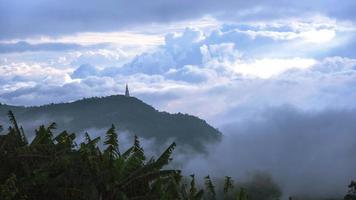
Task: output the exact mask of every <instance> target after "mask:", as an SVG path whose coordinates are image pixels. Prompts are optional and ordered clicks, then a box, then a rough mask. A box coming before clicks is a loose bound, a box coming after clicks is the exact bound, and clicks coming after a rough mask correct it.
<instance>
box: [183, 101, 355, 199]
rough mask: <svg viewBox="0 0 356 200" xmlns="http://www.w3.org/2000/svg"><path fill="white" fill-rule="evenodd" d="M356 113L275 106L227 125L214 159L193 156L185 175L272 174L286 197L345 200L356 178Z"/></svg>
mask: <svg viewBox="0 0 356 200" xmlns="http://www.w3.org/2000/svg"><path fill="white" fill-rule="evenodd" d="M355 121H356V110H355V109H350V110H340V109H338V110H324V111H320V112H309V111H308V112H307V111H300V110H298V109H296V108H294V107H291V106H281V107H271V108H268V109H265V110H264V111H262V112H258V113H255V115H253V116H251V117H247V118H244V119H242V120H239V121H238V122H235V123H231V124H230V125H226V126H225V127H224V128H223V132H224V133H225V136H224V138H223V140H222V142H221V143H220V144H219V145H217V146H209V147H208V149H209V150H210V151H209V154H208V155H196V157H195V158H193V159H191V158H187V160H186V161H185V164H184V165H183V169H184V171H185V173H187V174H189V173H196V174H198V175H200V176H205V175H207V174H210V175H213V176H216V177H222V176H225V175H228V176H233V177H235V179H236V180H241V179H244V178H246V175H247V174H249V173H253V172H255V171H263V172H268V173H270V174H271V175H272V177H273V178H274V180H275V181H276V182H277V183H278V185H280V186H281V188H282V189H283V193H284V195H296V194H299V195H301V194H305V195H311V196H323V197H330V196H338V195H339V196H340V195H344V194H345V193H346V190H347V184H348V183H349V181H350V180H351V179H355V178H356V175H355V173H354V172H355V169H356V157H355V152H356V123H355Z"/></svg>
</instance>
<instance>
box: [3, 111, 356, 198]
mask: <svg viewBox="0 0 356 200" xmlns="http://www.w3.org/2000/svg"><path fill="white" fill-rule="evenodd" d="M8 115H9V119H10V122H11V126H10V127H9V128H8V131H7V133H5V134H3V135H0V163H1V164H0V199H1V200H15V199H16V200H47V199H53V200H62V199H63V200H64V199H75V200H80V199H83V200H98V199H99V200H121V199H122V200H124V199H132V200H134V199H136V200H138V199H148V200H150V199H152V200H153V199H162V200H166V199H167V200H169V199H182V200H199V199H204V200H205V199H206V200H214V199H226V200H228V199H231V200H232V199H236V200H247V199H249V200H277V199H280V198H281V195H282V193H281V191H280V189H279V187H278V186H277V185H276V184H275V183H274V182H273V181H272V179H271V178H270V177H269V176H268V175H265V174H257V175H256V176H254V178H253V179H252V180H250V181H247V182H244V183H237V182H234V181H233V180H232V178H231V177H228V176H227V177H225V178H223V179H222V180H221V181H216V180H215V181H212V179H211V178H210V177H209V176H206V177H205V178H204V184H203V185H199V184H197V183H196V180H195V177H194V175H190V176H188V177H183V176H182V175H181V171H180V170H176V169H170V166H169V165H168V164H169V162H170V161H171V159H172V158H171V155H172V152H173V150H174V148H175V146H176V144H175V143H172V144H171V145H169V146H168V148H167V149H166V150H165V151H164V152H163V153H162V154H161V155H160V156H159V157H158V158H156V159H155V158H149V159H148V158H147V157H146V155H145V154H144V150H143V148H142V147H141V146H140V142H139V139H138V137H135V138H134V141H133V145H132V146H131V147H130V148H128V149H127V150H125V151H120V148H119V142H118V141H119V139H118V134H117V133H116V129H115V126H114V125H112V127H111V128H110V129H109V130H108V131H107V132H106V135H105V140H104V144H105V146H104V149H99V147H98V145H97V144H98V142H99V140H100V137H97V138H91V137H90V136H89V134H88V133H86V134H85V141H84V142H82V143H80V144H77V143H76V142H75V138H76V136H75V134H74V133H68V132H67V131H63V132H60V133H59V134H56V135H55V134H54V131H55V129H56V124H55V123H52V124H50V125H49V126H47V127H46V126H44V125H42V126H40V127H39V128H38V129H36V130H35V133H36V135H35V137H34V139H33V140H32V141H28V140H27V138H26V135H25V133H24V130H23V128H22V127H21V126H20V125H18V123H17V121H16V119H15V117H14V115H13V113H12V112H11V111H10V112H9V113H8ZM0 131H4V130H3V127H0ZM349 188H350V190H349V193H348V194H347V195H346V196H345V198H344V199H345V200H355V199H356V183H355V182H352V183H351V184H350V186H349ZM289 199H292V197H290V198H289Z"/></svg>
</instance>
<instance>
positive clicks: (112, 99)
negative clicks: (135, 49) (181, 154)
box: [0, 95, 221, 151]
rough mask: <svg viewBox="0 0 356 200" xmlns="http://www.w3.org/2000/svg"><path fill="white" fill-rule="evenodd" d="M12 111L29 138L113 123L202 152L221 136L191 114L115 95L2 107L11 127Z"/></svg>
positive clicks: (0, 112) (3, 117) (2, 115)
mask: <svg viewBox="0 0 356 200" xmlns="http://www.w3.org/2000/svg"><path fill="white" fill-rule="evenodd" d="M9 110H12V111H13V112H14V114H15V115H16V116H18V120H19V121H21V122H22V123H23V124H25V125H26V126H24V127H25V129H26V132H27V133H28V134H29V137H31V136H33V135H34V133H33V130H34V128H35V127H36V126H39V125H41V124H47V123H50V122H56V123H57V124H58V127H60V130H67V131H69V132H76V133H79V134H83V133H84V132H85V131H87V130H89V129H92V128H95V129H106V128H107V127H109V126H110V125H111V124H114V125H115V126H116V127H117V128H118V129H119V130H121V131H127V132H130V133H131V134H135V135H137V136H140V137H143V138H155V139H156V141H157V142H158V143H159V144H164V143H165V142H166V141H167V140H168V139H174V140H175V141H176V142H177V144H179V145H189V146H191V147H192V148H194V149H195V150H198V151H202V150H203V149H204V144H206V143H211V142H217V141H219V139H220V137H221V133H220V132H219V131H218V130H217V129H215V128H213V127H212V126H210V125H209V124H208V123H206V122H205V121H204V120H202V119H199V118H198V117H195V116H192V115H188V114H182V113H177V114H170V113H167V112H159V111H157V110H156V109H155V108H153V107H152V106H150V105H147V104H145V103H144V102H142V101H141V100H139V99H137V98H135V97H127V96H124V95H114V96H108V97H94V98H87V99H82V100H78V101H75V102H71V103H60V104H49V105H43V106H34V107H23V106H11V105H4V104H3V105H0V122H1V123H2V124H4V125H6V124H8V120H7V112H8V111H9Z"/></svg>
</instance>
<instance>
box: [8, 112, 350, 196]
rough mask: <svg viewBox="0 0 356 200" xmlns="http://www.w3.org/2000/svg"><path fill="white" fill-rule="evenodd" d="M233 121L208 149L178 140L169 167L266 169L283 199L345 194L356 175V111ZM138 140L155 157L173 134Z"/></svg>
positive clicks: (127, 142) (101, 132) (230, 172)
mask: <svg viewBox="0 0 356 200" xmlns="http://www.w3.org/2000/svg"><path fill="white" fill-rule="evenodd" d="M235 119H236V121H235V122H233V123H229V124H225V125H222V126H221V127H219V128H220V130H221V131H222V132H223V137H222V140H221V141H220V142H218V143H216V144H207V145H206V153H197V152H194V151H193V150H192V148H191V147H189V146H187V145H185V144H178V146H177V149H176V150H175V152H174V154H173V163H172V165H171V166H173V167H178V168H180V169H182V171H183V174H185V175H189V174H195V175H196V176H197V179H200V180H203V177H204V176H206V175H210V176H212V177H216V178H222V177H224V176H232V177H233V178H234V179H235V181H236V182H241V181H244V180H246V179H248V177H250V175H251V174H254V173H256V172H263V173H268V174H270V175H271V176H272V178H273V180H274V181H275V182H276V183H277V184H278V185H279V186H280V187H281V189H282V191H283V195H284V197H286V196H289V195H292V196H294V195H308V196H318V197H332V196H339V197H340V196H343V195H345V193H346V192H347V185H348V184H349V182H350V181H351V180H352V179H356V174H355V169H356V123H355V122H356V109H344V110H342V109H328V110H323V111H310V110H309V111H302V110H300V109H297V108H295V107H292V106H279V107H269V108H265V109H264V110H262V111H254V114H248V115H245V114H241V115H240V116H239V115H238V114H236V118H235ZM237 119H238V120H237ZM45 121H48V119H47V120H43V121H41V120H37V121H35V122H32V123H30V122H19V124H20V125H23V126H24V127H28V126H30V127H31V128H32V127H33V125H34V124H38V123H42V122H43V123H44V124H48V123H46V122H45ZM3 125H5V126H4V128H6V124H3ZM59 128H60V127H59ZM108 128H109V127H108ZM26 129H27V128H26ZM59 131H60V130H57V131H56V133H57V132H59ZM106 131H107V129H95V128H90V129H88V130H85V131H83V132H81V133H78V135H77V143H80V142H82V141H83V133H84V132H88V133H89V134H90V136H91V137H92V138H95V137H97V136H101V143H100V144H99V145H100V146H101V147H102V145H103V141H104V140H105V132H106ZM32 132H33V130H32ZM27 133H29V132H27ZM30 135H31V134H30ZM133 137H134V134H133V133H130V132H123V131H119V143H120V151H121V152H124V151H125V150H126V149H128V148H129V147H130V146H131V145H132V144H133V140H134V139H133ZM29 139H30V140H31V139H32V137H29ZM140 141H141V145H142V146H143V148H144V150H145V153H146V158H147V159H149V158H150V157H151V156H155V157H157V156H159V153H161V152H163V151H164V149H165V148H167V147H168V146H169V144H170V143H171V142H173V141H174V138H171V139H169V140H167V141H166V142H165V144H159V143H158V142H156V139H155V138H140Z"/></svg>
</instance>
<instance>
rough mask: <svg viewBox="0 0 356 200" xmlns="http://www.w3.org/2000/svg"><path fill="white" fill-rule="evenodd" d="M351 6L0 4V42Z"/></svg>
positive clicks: (177, 1)
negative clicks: (37, 36) (145, 25)
mask: <svg viewBox="0 0 356 200" xmlns="http://www.w3.org/2000/svg"><path fill="white" fill-rule="evenodd" d="M355 5H356V3H355V2H354V1H342V2H340V1H336V0H329V1H312V2H311V1H306V0H302V1H294V2H291V1H284V0H278V1H267V0H256V1H240V0H239V1H233V0H222V1H213V0H209V1H203V0H197V1H187V0H184V1H182V0H174V1H164V0H156V1H143V0H132V1H124V0H107V1H100V0H87V1H71V0H62V1H56V0H47V1H43V0H32V1H25V0H12V1H6V0H0V29H1V33H0V39H9V38H24V37H28V36H34V35H61V34H71V33H75V32H83V31H113V30H119V29H122V28H125V27H129V26H133V25H139V24H146V23H148V24H149V23H153V22H158V23H160V22H172V21H181V20H185V19H193V18H199V17H202V16H204V15H210V16H215V17H217V18H220V19H232V20H241V19H243V20H249V19H263V20H266V19H271V18H281V17H286V16H292V17H293V16H303V14H308V13H314V14H315V13H316V14H324V15H327V16H330V17H340V18H343V19H351V20H352V19H355V14H354V12H352V10H353V8H355Z"/></svg>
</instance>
